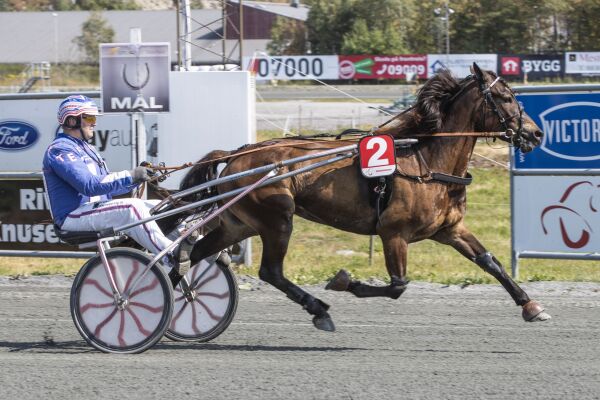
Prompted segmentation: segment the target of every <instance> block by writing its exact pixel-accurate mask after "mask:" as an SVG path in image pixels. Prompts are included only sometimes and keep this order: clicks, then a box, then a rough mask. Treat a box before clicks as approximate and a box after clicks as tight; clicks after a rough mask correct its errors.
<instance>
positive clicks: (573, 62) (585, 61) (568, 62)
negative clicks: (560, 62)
mask: <svg viewBox="0 0 600 400" xmlns="http://www.w3.org/2000/svg"><path fill="white" fill-rule="evenodd" d="M565 72H566V73H567V74H583V75H600V52H567V53H565Z"/></svg>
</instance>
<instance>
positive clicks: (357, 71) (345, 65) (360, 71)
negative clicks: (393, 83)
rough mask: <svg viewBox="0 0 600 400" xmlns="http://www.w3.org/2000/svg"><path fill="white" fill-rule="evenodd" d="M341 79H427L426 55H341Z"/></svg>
mask: <svg viewBox="0 0 600 400" xmlns="http://www.w3.org/2000/svg"><path fill="white" fill-rule="evenodd" d="M339 69H340V76H339V78H340V79H407V78H409V79H413V78H419V79H425V78H427V56H426V55H419V54H413V55H399V56H369V55H366V56H362V55H360V56H339Z"/></svg>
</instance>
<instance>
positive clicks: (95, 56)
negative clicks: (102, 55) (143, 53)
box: [73, 12, 115, 63]
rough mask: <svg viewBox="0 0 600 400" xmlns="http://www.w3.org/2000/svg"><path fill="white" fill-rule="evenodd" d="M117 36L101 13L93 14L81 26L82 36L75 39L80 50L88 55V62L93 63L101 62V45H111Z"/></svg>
mask: <svg viewBox="0 0 600 400" xmlns="http://www.w3.org/2000/svg"><path fill="white" fill-rule="evenodd" d="M114 36H115V31H114V30H113V28H111V27H110V26H108V23H107V22H106V20H105V19H104V18H102V15H101V14H100V13H99V12H92V14H91V15H90V18H88V20H87V21H85V22H84V23H83V25H82V26H81V35H80V36H77V37H76V38H75V39H73V42H74V43H75V44H76V45H77V47H78V48H79V50H81V51H82V52H84V53H85V54H86V60H87V61H89V62H93V63H98V61H99V50H98V49H99V47H98V46H99V44H100V43H111V42H112V41H113V38H114Z"/></svg>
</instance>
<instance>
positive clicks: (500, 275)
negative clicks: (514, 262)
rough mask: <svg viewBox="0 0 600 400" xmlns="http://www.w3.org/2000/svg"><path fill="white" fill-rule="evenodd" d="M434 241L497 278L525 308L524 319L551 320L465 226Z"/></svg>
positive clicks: (441, 235) (443, 232)
mask: <svg viewBox="0 0 600 400" xmlns="http://www.w3.org/2000/svg"><path fill="white" fill-rule="evenodd" d="M433 239H434V240H436V241H438V242H440V243H444V244H449V245H450V246H452V247H454V248H455V249H456V250H457V251H458V252H460V253H461V254H462V255H463V256H465V257H466V258H468V259H469V260H471V261H473V262H474V263H475V264H477V265H478V266H479V267H481V268H482V269H483V270H484V271H485V272H487V273H489V274H490V275H492V276H493V277H494V278H496V279H497V280H498V282H500V284H501V285H502V286H503V287H504V288H505V289H506V291H507V292H508V293H509V294H510V296H511V297H512V298H513V300H514V301H515V303H516V304H517V305H519V306H521V307H522V308H523V319H525V320H526V321H532V322H533V321H544V320H547V319H550V315H549V314H547V313H545V312H544V309H543V307H542V306H541V305H540V304H539V303H537V302H536V301H533V300H531V299H530V298H529V296H528V295H527V293H525V291H524V290H523V289H521V287H519V285H517V283H516V282H515V281H513V280H512V278H511V277H510V276H509V275H508V274H507V273H506V271H505V269H504V267H503V266H502V264H500V261H498V260H497V259H496V257H494V256H493V255H492V253H490V252H488V251H486V249H485V247H483V245H482V244H481V243H480V242H479V241H478V240H477V238H475V236H474V235H473V234H472V233H471V232H470V231H469V230H468V229H467V228H466V227H465V226H464V225H462V224H458V225H455V226H453V227H450V228H447V229H444V230H443V231H440V232H438V233H437V234H436V235H435V236H434V237H433Z"/></svg>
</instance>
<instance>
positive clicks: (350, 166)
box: [181, 64, 550, 331]
mask: <svg viewBox="0 0 600 400" xmlns="http://www.w3.org/2000/svg"><path fill="white" fill-rule="evenodd" d="M471 72H472V74H471V75H470V76H468V77H466V78H464V79H462V80H458V79H457V78H455V77H454V76H453V75H452V74H451V73H450V72H448V71H446V70H444V71H441V72H439V73H437V74H436V75H435V76H433V77H432V78H430V79H429V80H428V81H426V82H425V83H424V84H423V86H422V87H421V89H420V90H419V91H418V95H417V100H416V103H415V104H414V106H413V107H412V108H410V109H408V110H407V111H405V112H403V113H401V114H399V115H396V116H395V117H394V118H392V119H391V120H390V121H388V122H387V123H385V124H383V125H382V126H380V127H379V128H378V129H376V130H375V132H373V133H374V134H391V135H392V136H393V137H394V138H407V137H414V136H418V137H419V141H418V143H417V144H416V145H414V146H412V147H410V148H408V149H401V150H399V154H397V169H396V172H395V173H394V175H393V176H392V178H391V179H390V180H389V182H388V183H387V188H386V190H387V192H388V197H389V198H388V199H387V203H386V205H385V207H381V208H378V207H375V206H374V205H373V202H372V201H370V200H369V197H370V190H372V185H370V184H369V182H368V181H367V180H366V179H365V178H363V177H362V176H361V173H360V172H359V166H358V160H357V157H354V158H350V159H346V160H342V161H339V162H336V163H333V164H331V165H327V166H323V167H319V168H317V169H314V170H311V171H308V172H303V173H300V174H298V175H296V176H293V177H290V178H286V179H284V180H281V181H279V182H276V183H272V184H269V185H267V186H264V187H260V188H258V189H255V190H254V191H252V192H251V193H250V194H248V195H247V196H246V197H244V198H242V199H241V200H239V201H238V202H236V203H235V204H233V205H231V207H229V208H228V209H227V210H226V211H225V212H223V213H222V214H221V215H220V216H219V220H218V223H217V224H216V227H215V228H214V229H212V230H211V231H210V232H209V233H208V234H207V235H206V236H204V237H203V238H202V239H201V240H200V241H198V242H197V243H196V245H195V246H194V248H193V251H192V253H191V259H192V263H196V262H198V261H200V260H202V259H203V258H205V257H207V256H209V255H211V254H214V253H216V252H218V251H220V250H222V249H224V248H227V247H229V246H232V245H233V244H235V243H237V242H240V241H241V240H244V239H247V238H249V237H252V236H256V235H258V236H260V239H261V240H262V244H263V250H262V257H261V262H260V269H259V277H260V279H261V280H263V281H265V282H267V283H269V284H271V285H273V286H274V287H276V288H277V289H279V290H281V291H282V292H284V293H285V294H286V295H287V297H289V298H290V299H291V300H292V301H294V302H296V303H298V304H299V305H301V306H302V308H304V309H305V310H306V311H307V312H308V313H309V314H311V315H312V316H313V318H312V321H313V324H314V326H315V327H316V328H318V329H321V330H324V331H334V330H335V325H334V323H333V320H332V318H331V316H330V315H329V313H328V309H329V305H328V304H326V303H325V302H323V301H322V300H320V299H318V298H316V297H314V296H313V295H311V294H309V293H307V292H306V291H304V290H303V289H301V288H300V287H299V286H297V285H295V284H294V283H293V282H291V281H290V280H288V279H287V278H286V277H285V274H284V270H283V265H284V264H283V263H284V258H285V255H286V252H287V249H288V243H289V240H290V236H291V234H292V229H293V217H294V215H298V216H301V217H303V218H305V219H308V220H310V221H314V222H316V223H319V224H325V225H329V226H332V227H334V228H337V229H341V230H344V231H348V232H352V233H356V234H362V235H378V236H379V237H380V238H381V240H382V243H383V251H384V255H385V265H386V268H387V272H388V275H389V278H390V283H389V285H387V286H373V285H369V284H366V283H363V282H361V281H358V280H353V279H351V277H350V276H349V274H348V273H347V272H345V271H344V270H340V272H338V273H337V274H336V275H335V276H334V277H333V278H332V279H331V281H329V283H327V286H326V289H330V290H336V291H348V292H350V293H352V294H354V295H355V296H357V297H374V296H382V297H389V298H392V299H398V298H399V297H400V296H401V295H402V293H403V292H404V291H405V290H406V288H407V285H408V283H409V282H408V280H407V278H406V271H407V249H408V244H409V243H413V242H418V241H421V240H424V239H431V240H435V241H437V242H439V243H443V244H446V245H449V246H452V247H453V248H454V249H456V250H457V251H458V252H459V253H460V254H462V255H463V256H464V257H466V258H467V259H469V260H470V261H472V262H474V263H475V264H476V265H478V266H479V267H480V268H482V269H483V270H484V271H485V272H487V273H489V274H491V275H492V276H493V277H494V278H496V279H497V280H498V282H499V283H500V284H501V285H502V286H503V287H504V288H505V289H506V291H507V292H508V293H509V295H510V296H511V297H512V299H513V300H514V302H515V303H516V304H517V305H518V306H520V307H521V308H522V316H523V318H524V319H525V320H526V321H543V320H546V319H548V318H550V315H549V314H547V313H546V312H545V311H544V308H543V307H542V306H541V305H540V304H539V303H538V302H536V301H534V300H531V299H530V298H529V296H528V295H527V294H526V293H525V291H524V290H523V289H522V288H520V287H519V285H518V284H517V283H516V282H514V280H513V279H511V277H510V276H509V275H508V274H507V273H506V271H505V269H504V267H503V266H502V264H501V263H500V261H498V259H496V257H494V255H493V254H492V253H490V252H489V251H488V250H487V249H486V248H485V247H484V246H483V245H482V244H481V243H480V242H479V240H477V238H476V237H475V236H474V235H473V234H472V233H471V232H470V231H469V229H468V228H467V227H466V226H465V224H464V217H465V213H466V204H467V198H466V184H467V183H468V180H469V178H468V173H467V167H468V163H469V160H470V158H471V155H472V153H473V149H474V146H475V142H476V140H477V136H478V135H479V133H481V135H483V134H484V132H488V131H503V132H506V136H503V137H502V138H501V139H502V140H504V141H507V142H509V143H510V144H512V145H513V146H515V147H517V148H519V149H520V150H521V151H522V152H528V151H531V150H532V149H533V148H534V147H535V146H537V145H539V144H540V141H541V138H542V131H541V130H540V128H539V127H538V126H537V125H536V124H535V122H534V121H533V120H532V119H531V118H530V117H529V116H528V115H527V114H526V113H525V112H524V110H523V108H522V107H521V105H520V103H519V102H518V101H517V100H516V98H515V95H514V92H513V91H512V90H511V89H510V87H509V85H508V84H507V83H506V82H505V81H504V80H502V79H501V78H499V77H498V76H497V75H496V74H495V73H493V72H491V71H482V70H481V69H480V68H479V67H478V66H477V64H473V66H472V68H471ZM439 132H448V133H449V134H448V135H446V136H442V137H435V136H436V133H439ZM469 132H470V133H471V134H461V133H469ZM473 132H475V133H474V134H473ZM349 143H355V142H352V141H351V140H336V141H333V140H330V141H323V140H320V141H314V140H313V141H310V140H303V139H298V138H282V139H276V140H271V141H267V142H261V143H256V144H251V145H247V146H246V147H244V148H243V149H242V148H241V149H238V150H234V151H223V150H214V151H211V152H210V153H208V154H207V155H206V156H205V157H204V158H202V159H201V160H200V161H199V162H198V163H197V164H196V165H195V166H194V167H193V168H192V169H191V170H190V171H189V172H188V173H187V174H186V176H185V177H184V179H183V180H182V183H181V189H185V188H189V187H192V186H195V185H198V184H201V183H204V182H207V181H209V180H211V179H214V178H215V177H216V176H217V175H218V174H217V167H218V165H219V164H222V163H223V162H224V163H225V164H226V165H225V167H224V169H223V170H222V172H221V173H220V176H227V175H230V174H234V173H238V172H241V171H246V170H249V169H251V168H254V167H258V166H262V165H267V164H270V163H275V162H279V161H282V160H287V159H291V158H293V157H298V156H301V155H306V154H313V153H316V152H319V151H322V150H325V149H331V148H335V147H339V146H343V145H348V144H349ZM224 160H225V161H224ZM308 164H310V161H307V162H301V163H298V164H295V165H293V166H290V167H286V168H285V171H282V172H288V171H289V170H293V169H297V168H301V167H303V166H305V165H308ZM255 180H256V177H254V178H253V177H245V178H243V179H238V180H235V181H231V182H226V183H222V184H219V185H218V187H217V188H216V191H217V192H218V193H225V192H228V191H231V190H234V189H236V188H239V187H241V186H245V185H248V184H251V183H252V182H254V181H255ZM213 194H214V193H213ZM205 195H206V194H205Z"/></svg>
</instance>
